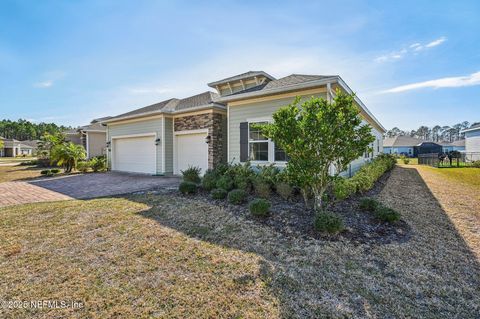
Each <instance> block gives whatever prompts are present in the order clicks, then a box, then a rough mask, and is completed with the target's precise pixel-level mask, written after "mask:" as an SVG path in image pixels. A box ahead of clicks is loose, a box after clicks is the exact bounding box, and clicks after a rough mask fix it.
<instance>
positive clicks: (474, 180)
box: [428, 167, 480, 192]
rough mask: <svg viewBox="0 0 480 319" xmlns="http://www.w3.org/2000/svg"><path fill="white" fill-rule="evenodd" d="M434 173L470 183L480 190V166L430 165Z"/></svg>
mask: <svg viewBox="0 0 480 319" xmlns="http://www.w3.org/2000/svg"><path fill="white" fill-rule="evenodd" d="M428 169H430V170H432V171H433V172H434V173H436V174H438V175H441V176H442V177H444V178H447V179H449V180H451V181H454V182H457V183H460V184H465V185H468V186H470V187H472V188H474V189H475V190H477V191H479V192H480V168H473V167H460V168H455V167H452V168H433V167H428Z"/></svg>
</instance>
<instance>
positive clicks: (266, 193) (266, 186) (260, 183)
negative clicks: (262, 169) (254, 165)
mask: <svg viewBox="0 0 480 319" xmlns="http://www.w3.org/2000/svg"><path fill="white" fill-rule="evenodd" d="M253 188H254V189H255V193H256V194H257V195H258V196H260V197H262V198H269V197H270V193H271V190H272V189H271V186H270V183H268V182H267V181H265V180H264V179H263V178H261V177H260V176H258V177H257V178H256V179H255V181H254V182H253Z"/></svg>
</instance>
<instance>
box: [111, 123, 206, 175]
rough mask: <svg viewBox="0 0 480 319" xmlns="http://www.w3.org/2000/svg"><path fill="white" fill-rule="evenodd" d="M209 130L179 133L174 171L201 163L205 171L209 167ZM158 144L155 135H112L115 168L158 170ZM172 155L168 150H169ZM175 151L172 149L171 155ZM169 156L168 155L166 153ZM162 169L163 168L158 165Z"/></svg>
mask: <svg viewBox="0 0 480 319" xmlns="http://www.w3.org/2000/svg"><path fill="white" fill-rule="evenodd" d="M207 135H208V133H206V132H201V133H199V132H195V133H186V134H185V133H182V134H176V135H175V136H174V139H175V143H174V145H175V147H174V150H173V151H174V153H175V154H174V163H175V164H174V173H175V174H181V171H183V170H185V169H187V168H188V167H189V166H197V167H200V168H201V170H202V174H204V173H205V172H206V170H207V169H208V144H207V143H205V138H206V137H207ZM157 148H158V146H156V145H155V135H148V136H133V137H113V138H112V170H114V171H123V172H132V173H145V174H152V175H153V174H156V173H157V156H161V155H162V154H158V155H157ZM167 155H168V154H167ZM171 156H172V154H171V153H170V158H172V157H171ZM166 157H167V158H168V156H166ZM158 172H161V169H158Z"/></svg>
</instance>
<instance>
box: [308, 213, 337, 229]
mask: <svg viewBox="0 0 480 319" xmlns="http://www.w3.org/2000/svg"><path fill="white" fill-rule="evenodd" d="M313 226H314V228H315V230H317V231H319V232H322V233H329V234H336V233H339V232H341V231H342V230H343V229H344V226H343V220H342V219H341V218H340V217H339V216H337V215H335V214H333V213H330V212H318V213H317V214H316V215H315V220H314V223H313Z"/></svg>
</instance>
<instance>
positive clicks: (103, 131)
mask: <svg viewBox="0 0 480 319" xmlns="http://www.w3.org/2000/svg"><path fill="white" fill-rule="evenodd" d="M82 132H83V133H88V132H92V133H106V132H107V130H106V129H105V130H82Z"/></svg>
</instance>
